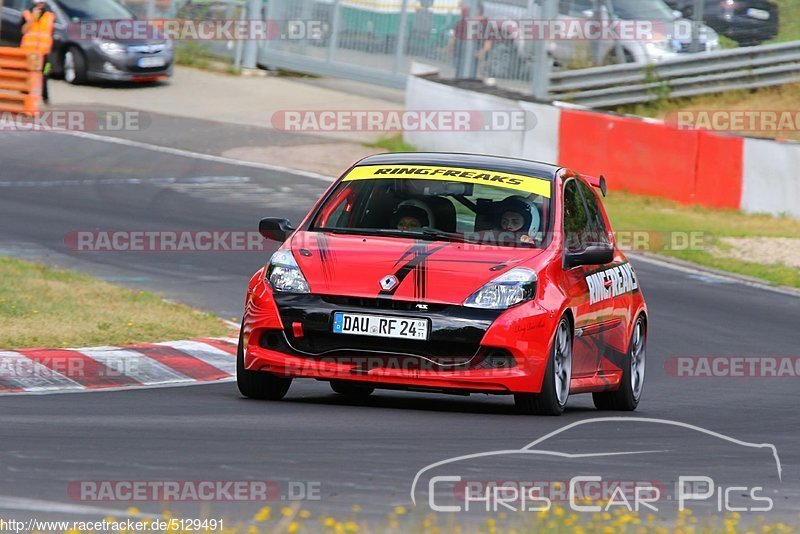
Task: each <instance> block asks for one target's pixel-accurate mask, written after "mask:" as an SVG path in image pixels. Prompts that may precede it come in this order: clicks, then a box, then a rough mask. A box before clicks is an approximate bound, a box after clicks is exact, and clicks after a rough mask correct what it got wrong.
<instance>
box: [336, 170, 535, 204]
mask: <svg viewBox="0 0 800 534" xmlns="http://www.w3.org/2000/svg"><path fill="white" fill-rule="evenodd" d="M383 178H394V179H399V180H441V181H444V182H460V183H465V184H480V185H489V186H495V187H503V188H505V189H514V190H516V191H524V192H526V193H532V194H535V195H541V196H543V197H545V198H550V181H549V180H545V179H543V178H536V177H534V176H525V175H522V174H508V173H505V172H498V171H490V170H484V169H465V168H460V167H440V166H433V165H364V166H361V167H356V168H354V169H353V170H352V171H350V173H349V174H348V175H347V176H345V177H344V179H343V180H342V181H344V182H352V181H355V180H380V179H383Z"/></svg>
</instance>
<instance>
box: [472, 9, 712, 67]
mask: <svg viewBox="0 0 800 534" xmlns="http://www.w3.org/2000/svg"><path fill="white" fill-rule="evenodd" d="M539 3H540V1H539V2H537V1H536V0H494V1H487V2H484V3H483V8H484V12H485V14H486V17H487V18H488V19H490V20H504V21H514V20H520V21H525V20H530V19H541V15H540V13H541V8H540V5H539ZM556 20H558V21H561V22H564V23H565V24H567V25H569V24H577V25H578V26H580V27H586V26H587V23H589V22H591V21H605V23H606V24H608V23H609V22H610V21H623V23H624V22H635V21H646V22H649V23H651V25H652V28H653V32H652V34H651V35H649V36H647V37H641V38H639V37H634V38H627V39H624V40H623V39H619V40H598V39H594V40H593V39H586V38H575V39H571V38H560V39H550V40H548V41H547V52H548V54H549V55H550V56H551V57H552V58H553V60H554V62H555V64H556V66H560V67H566V68H580V67H589V66H597V65H608V64H614V63H643V64H646V63H655V62H660V61H664V60H667V59H673V58H677V57H680V56H681V55H682V54H687V53H691V52H693V51H696V52H706V51H713V50H717V49H719V47H720V43H719V35H718V34H717V33H716V32H715V31H714V30H713V29H711V28H710V27H708V26H706V25H701V26H700V28H699V48H698V49H697V50H692V35H691V34H692V32H691V27H692V24H693V23H692V22H691V21H689V20H686V19H683V18H682V17H681V14H680V13H678V12H675V11H673V10H671V9H670V8H669V7H668V6H667V4H666V3H665V2H664V1H663V0H613V1H611V0H560V1H559V2H558V15H557V19H556ZM534 42H535V41H534V40H533V39H531V38H528V37H527V36H526V35H525V34H524V32H520V36H518V37H515V38H513V39H501V40H496V41H495V42H494V43H493V46H492V50H491V52H490V53H489V55H488V57H487V60H486V64H485V66H484V73H483V74H484V75H486V76H491V77H496V78H520V79H523V78H527V77H528V76H529V72H530V65H531V62H532V60H533V49H534V46H533V45H534Z"/></svg>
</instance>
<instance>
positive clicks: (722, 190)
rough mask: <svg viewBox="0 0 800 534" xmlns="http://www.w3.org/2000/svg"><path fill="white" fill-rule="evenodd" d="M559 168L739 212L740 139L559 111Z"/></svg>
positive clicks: (612, 185) (624, 187) (643, 192)
mask: <svg viewBox="0 0 800 534" xmlns="http://www.w3.org/2000/svg"><path fill="white" fill-rule="evenodd" d="M559 164H561V165H563V166H565V167H569V168H572V169H575V170H579V171H580V172H585V173H587V174H593V175H595V176H597V175H600V174H603V175H605V176H606V177H607V178H608V184H609V188H611V189H618V190H626V191H629V192H631V193H636V194H641V195H652V196H657V197H662V198H668V199H671V200H676V201H678V202H683V203H686V204H702V205H706V206H715V207H732V208H738V207H739V202H740V198H741V191H742V140H741V139H740V138H735V137H723V136H720V135H716V134H713V133H710V132H701V131H698V130H680V129H678V128H676V127H674V126H668V125H665V124H661V123H657V122H653V121H646V120H641V119H635V118H631V117H620V116H616V115H609V114H603V113H595V112H589V111H578V110H571V109H563V110H562V111H561V124H560V132H559Z"/></svg>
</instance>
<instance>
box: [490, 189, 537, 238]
mask: <svg viewBox="0 0 800 534" xmlns="http://www.w3.org/2000/svg"><path fill="white" fill-rule="evenodd" d="M497 213H498V214H499V219H498V221H497V228H498V230H499V231H502V232H510V233H513V234H515V238H516V239H518V240H519V241H520V243H533V238H532V237H531V236H530V235H529V232H530V229H531V225H532V223H533V219H534V216H533V212H532V211H531V205H530V204H529V203H527V202H525V201H524V200H522V199H520V198H518V197H509V198H507V199H505V200H503V201H502V202H501V203H500V205H499V206H498V207H497ZM537 226H538V224H537Z"/></svg>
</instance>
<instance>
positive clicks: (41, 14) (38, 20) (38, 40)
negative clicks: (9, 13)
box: [20, 0, 56, 104]
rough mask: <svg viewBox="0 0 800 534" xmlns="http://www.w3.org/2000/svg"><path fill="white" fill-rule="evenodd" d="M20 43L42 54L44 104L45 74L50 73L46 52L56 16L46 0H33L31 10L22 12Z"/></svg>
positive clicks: (46, 98) (47, 98)
mask: <svg viewBox="0 0 800 534" xmlns="http://www.w3.org/2000/svg"><path fill="white" fill-rule="evenodd" d="M22 19H23V21H24V23H23V24H22V43H21V45H20V46H21V47H22V48H24V49H27V50H30V51H31V52H36V53H37V54H40V55H41V56H42V100H43V101H44V103H45V104H47V103H48V102H49V101H50V95H49V94H48V91H47V76H48V74H49V73H50V62H49V61H48V60H47V54H49V53H50V50H52V49H53V26H54V25H55V22H56V16H55V15H54V14H53V13H52V11H50V9H49V8H48V6H47V2H45V1H44V0H34V2H33V10H32V11H29V10H27V9H26V10H25V11H24V12H23V13H22Z"/></svg>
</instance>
